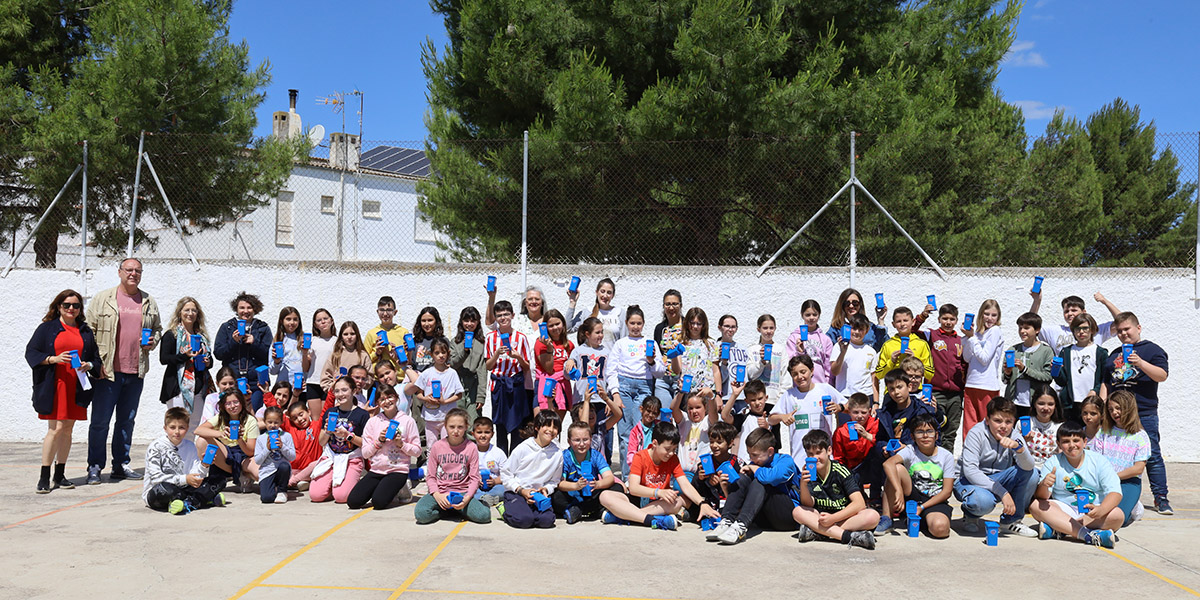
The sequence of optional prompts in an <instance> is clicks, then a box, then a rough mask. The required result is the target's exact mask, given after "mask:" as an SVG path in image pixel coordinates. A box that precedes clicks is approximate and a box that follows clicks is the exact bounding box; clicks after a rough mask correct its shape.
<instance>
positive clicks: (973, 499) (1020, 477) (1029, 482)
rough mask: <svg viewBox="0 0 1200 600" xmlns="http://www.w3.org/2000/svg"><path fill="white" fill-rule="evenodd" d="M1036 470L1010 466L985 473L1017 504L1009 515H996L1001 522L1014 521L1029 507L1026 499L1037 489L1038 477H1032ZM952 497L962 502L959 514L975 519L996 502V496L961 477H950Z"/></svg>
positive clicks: (1022, 516) (993, 506)
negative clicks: (952, 482) (965, 481)
mask: <svg viewBox="0 0 1200 600" xmlns="http://www.w3.org/2000/svg"><path fill="white" fill-rule="evenodd" d="M1036 473H1037V469H1032V470H1029V471H1025V470H1022V469H1020V468H1018V467H1017V466H1016V465H1014V466H1011V467H1009V468H1007V469H1005V470H1003V471H1000V472H998V473H992V474H991V475H988V478H990V479H991V480H992V481H995V482H997V483H999V484H1000V485H1002V486H1004V490H1005V491H1007V492H1008V494H1009V495H1010V496H1012V500H1013V503H1014V504H1016V505H1017V510H1016V512H1014V513H1013V514H1012V515H1004V516H1002V517H1000V522H1001V523H1002V524H1008V523H1016V522H1019V521H1020V520H1021V519H1022V518H1024V517H1025V511H1026V510H1028V509H1029V502H1030V501H1031V500H1032V499H1033V492H1034V490H1036V489H1037V482H1038V480H1037V477H1035V476H1034V475H1035V474H1036ZM954 497H955V498H958V500H959V502H962V509H963V514H965V515H966V516H967V517H975V518H978V517H982V516H983V515H986V514H988V513H990V512H992V509H993V508H996V504H998V503H999V502H1000V498H998V497H996V495H995V494H993V493H992V490H990V489H988V488H986V487H983V486H978V485H971V484H969V483H964V479H963V478H961V477H960V478H958V479H955V480H954Z"/></svg>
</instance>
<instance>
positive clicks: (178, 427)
mask: <svg viewBox="0 0 1200 600" xmlns="http://www.w3.org/2000/svg"><path fill="white" fill-rule="evenodd" d="M574 286H577V283H576V284H574V285H573V287H574ZM1038 288H1040V281H1039V286H1036V287H1035V291H1034V293H1033V298H1034V305H1033V307H1032V310H1031V311H1030V312H1027V313H1025V314H1023V315H1021V316H1020V317H1019V318H1018V319H1017V331H1018V334H1019V337H1020V340H1021V341H1020V342H1018V343H1017V344H1014V345H1013V346H1011V347H1009V348H1007V349H1006V348H1004V344H1003V340H1002V336H1001V334H1000V325H1001V315H1000V307H999V304H998V303H997V302H995V301H994V300H987V301H985V302H983V304H982V305H981V306H980V308H979V311H978V313H975V314H971V313H968V314H966V315H965V317H964V320H963V322H962V324H961V327H960V323H959V311H958V309H957V308H956V307H955V306H953V305H951V304H942V305H941V306H938V305H937V304H936V298H935V297H933V296H930V297H928V298H927V303H926V305H925V306H924V307H923V309H922V310H921V312H920V313H916V314H914V312H913V311H911V310H909V309H908V308H904V307H901V308H897V309H895V310H893V311H891V315H892V323H891V324H892V327H893V328H894V330H895V334H894V335H888V330H887V329H886V328H885V327H884V325H883V320H884V317H885V315H886V314H887V312H888V311H887V307H886V305H885V304H884V301H883V298H882V295H881V294H880V295H876V314H877V317H878V324H872V323H871V321H870V320H869V319H868V318H867V316H866V314H865V312H864V310H863V308H864V307H863V299H862V296H861V294H859V293H858V292H857V291H856V290H853V289H849V290H846V291H844V292H843V293H842V295H841V296H840V297H839V300H838V305H837V306H836V307H835V310H834V315H833V318H832V320H831V324H830V327H829V330H828V331H827V332H821V331H820V329H819V320H820V317H821V309H820V305H819V304H818V303H817V302H816V301H814V300H807V301H805V302H804V303H803V304H802V305H801V313H802V317H803V319H804V323H803V324H802V325H801V326H800V327H799V328H797V330H796V331H794V332H792V333H791V334H790V335H789V336H788V337H787V340H786V342H785V344H783V345H781V346H780V347H779V348H778V349H776V344H775V342H774V336H775V319H774V317H772V316H771V315H762V316H761V317H759V318H758V320H757V329H758V340H757V343H755V344H753V345H751V346H749V347H747V348H741V347H739V346H738V345H737V343H736V342H735V341H734V339H733V336H734V335H735V334H736V332H737V320H736V318H734V317H733V316H731V315H725V316H722V317H721V318H720V319H719V320H718V328H719V329H720V332H721V335H720V337H719V338H716V339H714V338H712V337H710V335H709V322H708V317H707V315H706V314H705V312H704V311H703V310H702V309H700V308H695V307H694V308H691V309H688V310H687V311H684V310H683V308H682V306H683V305H682V296H681V294H680V293H679V292H677V291H675V290H670V291H668V292H667V293H666V294H665V295H664V298H663V321H662V322H661V323H660V324H659V325H658V326H657V327H656V328H655V330H654V336H653V337H652V338H648V337H646V336H644V333H643V332H644V330H645V327H646V321H645V318H646V317H645V314H644V312H643V311H642V309H641V308H640V307H638V306H636V305H631V306H626V307H623V308H620V309H618V308H617V307H615V306H614V305H613V304H612V300H613V297H614V296H615V290H616V288H615V284H614V283H613V282H612V281H611V280H608V279H605V280H602V281H601V282H600V284H599V285H598V286H597V290H596V291H597V300H596V304H595V306H594V307H593V310H592V313H591V315H590V316H586V317H585V316H584V314H585V313H584V312H580V311H575V310H574V304H575V297H576V296H577V292H574V290H573V291H572V295H570V297H571V301H572V302H571V310H570V311H569V315H563V314H562V313H560V312H558V311H556V310H546V309H545V299H544V297H542V295H541V293H540V291H537V290H533V289H531V290H529V292H527V293H526V295H525V298H524V299H523V300H522V302H521V311H520V314H517V313H516V311H515V310H514V307H513V305H512V304H510V303H509V302H507V301H496V300H495V281H494V279H491V280H489V285H488V299H489V302H488V309H487V311H486V315H487V318H486V321H485V320H483V319H481V318H480V313H479V312H478V311H477V310H476V309H474V308H472V307H468V308H467V309H464V310H463V311H462V313H461V316H460V320H459V324H458V331H457V335H456V336H455V338H454V339H453V341H451V340H448V339H446V338H445V337H443V336H442V333H441V332H442V324H441V322H440V317H438V316H437V312H436V310H433V309H431V308H428V307H427V308H426V309H423V310H422V312H421V316H420V317H419V319H418V327H419V328H421V329H422V330H423V333H424V335H422V336H421V338H422V340H421V342H422V343H423V344H424V345H423V346H420V348H422V349H424V351H414V348H413V346H414V344H413V340H412V339H410V338H411V336H409V337H408V338H406V336H404V335H403V334H402V333H400V332H394V333H393V334H392V336H391V337H389V336H388V335H387V334H385V335H383V336H378V337H377V339H376V340H374V341H377V342H378V343H377V344H376V345H375V346H374V347H373V348H371V351H370V352H369V353H368V354H369V355H370V356H371V357H372V358H373V359H374V362H373V363H367V364H361V363H359V364H352V365H349V366H348V367H343V368H342V369H341V372H340V373H338V374H336V376H332V377H328V378H327V379H328V381H327V382H326V383H328V384H329V385H328V388H327V389H326V388H325V386H322V387H320V388H317V389H316V390H314V389H313V386H301V388H300V389H296V388H295V387H293V385H292V383H291V382H290V381H288V379H287V378H285V377H280V378H279V379H278V380H277V381H276V382H275V384H274V385H273V386H268V385H266V382H265V381H262V380H260V387H261V390H260V391H261V392H262V398H263V407H262V408H261V409H259V410H258V411H257V414H255V411H254V410H253V406H252V404H251V401H250V400H249V397H248V394H247V390H245V389H239V381H238V376H239V373H237V372H236V371H234V370H232V369H229V368H223V369H222V370H221V371H220V372H218V375H217V380H216V384H217V387H218V391H217V392H216V393H214V394H212V396H210V398H209V399H208V401H206V405H205V408H206V414H205V416H204V417H203V418H202V419H201V421H200V424H199V426H197V427H196V428H195V431H194V432H189V431H188V429H189V415H188V414H187V412H186V411H184V410H183V409H171V410H169V411H168V412H167V415H166V419H165V426H164V430H165V433H164V436H163V437H162V438H160V439H159V440H156V441H155V443H154V444H152V445H151V447H150V450H149V451H148V455H147V465H148V471H149V475H148V476H147V478H146V487H145V493H144V499H145V501H146V503H147V505H149V506H151V507H152V508H156V509H160V510H161V509H166V510H168V511H169V512H172V513H183V512H188V511H190V510H194V509H196V508H203V507H206V506H212V505H222V504H224V502H225V497H224V496H223V495H222V494H221V489H222V488H223V487H224V485H225V481H226V480H227V479H232V480H234V482H235V483H237V484H238V487H240V488H241V489H242V491H249V490H250V489H251V488H250V484H251V482H253V481H254V480H257V481H258V483H259V490H260V496H261V499H262V501H263V502H280V503H281V502H286V501H287V499H288V490H289V489H296V490H297V491H305V490H307V491H308V493H309V496H310V498H311V499H312V500H313V501H317V502H319V501H324V500H328V499H330V498H332V499H333V500H335V501H336V502H339V503H346V504H347V505H349V506H350V507H351V508H361V507H364V506H367V505H371V506H374V507H375V508H376V509H386V508H388V507H389V506H392V505H394V504H395V503H396V502H397V501H399V502H407V501H409V499H410V498H411V492H410V491H409V489H410V487H411V485H412V482H415V481H417V480H420V479H422V478H423V479H424V481H425V483H426V486H427V488H426V489H427V492H426V493H425V495H423V496H422V497H421V498H420V499H419V501H418V502H417V505H416V507H415V514H416V519H417V521H418V522H420V523H428V522H432V521H435V520H437V519H439V518H442V517H445V516H448V515H457V516H460V517H464V518H466V519H469V520H471V521H473V522H479V523H485V522H488V521H490V519H491V515H492V512H491V508H490V507H495V510H496V511H497V512H498V514H499V515H501V517H502V518H503V520H504V521H505V522H507V523H508V524H510V525H511V526H513V527H518V528H528V527H552V526H554V523H555V521H556V519H559V518H562V519H565V521H566V522H567V523H575V522H578V521H580V520H582V519H588V518H592V519H601V520H602V521H603V522H604V523H606V524H644V525H647V526H650V527H652V528H657V529H666V530H674V529H676V528H678V527H679V525H680V523H682V522H699V523H700V524H701V526H702V527H704V528H705V529H706V530H708V532H707V537H708V539H709V540H712V541H719V542H721V543H724V544H736V543H738V542H740V541H741V540H742V539H744V537H745V536H746V533H747V531H748V529H749V528H750V527H751V526H758V527H762V528H764V529H772V530H785V531H794V530H798V531H799V534H798V537H799V539H800V541H801V542H807V541H811V540H816V539H823V538H827V539H832V540H835V541H840V542H843V543H847V544H851V545H855V546H860V547H864V548H873V547H874V545H875V534H879V533H884V532H887V531H888V530H889V529H891V528H893V527H907V529H908V530H909V532H910V535H911V534H912V533H913V532H920V531H924V532H925V533H926V534H927V535H928V536H930V537H934V538H945V537H947V536H949V534H950V531H951V527H950V524H951V520H952V519H951V517H952V510H951V507H950V505H949V503H948V502H949V499H950V496H951V495H953V496H954V497H955V498H956V499H957V500H958V501H959V502H961V506H962V512H963V516H964V520H963V529H964V530H965V531H967V532H978V531H980V525H981V518H982V517H984V516H986V515H987V514H989V513H990V512H991V511H992V510H993V509H994V508H995V507H996V506H997V505H1000V506H1002V514H1001V516H1000V518H999V525H1000V526H1001V528H1002V530H1003V531H1005V532H1007V533H1012V534H1017V535H1022V536H1029V537H1033V536H1039V537H1042V538H1044V539H1048V538H1053V537H1071V538H1077V539H1080V540H1083V541H1086V542H1089V543H1093V544H1097V545H1104V546H1108V547H1111V546H1112V543H1113V542H1114V541H1115V540H1116V535H1115V534H1114V532H1115V531H1116V529H1118V528H1119V527H1122V526H1125V525H1128V524H1129V523H1130V522H1131V521H1132V520H1134V519H1136V518H1138V517H1139V516H1140V510H1141V503H1140V500H1139V498H1140V494H1141V480H1140V477H1141V474H1142V471H1143V470H1145V469H1146V468H1147V465H1148V463H1153V462H1154V461H1155V460H1157V473H1158V475H1159V477H1158V478H1157V479H1158V480H1156V473H1155V471H1153V470H1152V471H1151V473H1150V477H1151V487H1152V489H1153V491H1154V492H1155V496H1156V498H1155V507H1156V509H1157V510H1159V512H1160V513H1164V514H1169V513H1170V505H1169V503H1168V502H1167V499H1166V482H1165V471H1164V470H1162V469H1161V455H1160V454H1159V453H1158V443H1157V442H1158V433H1157V413H1156V409H1157V383H1159V382H1161V381H1163V380H1165V379H1166V375H1167V362H1166V361H1167V358H1166V353H1165V352H1163V351H1162V349H1161V348H1159V347H1157V346H1156V345H1154V344H1152V343H1150V342H1146V341H1144V340H1141V337H1140V336H1141V332H1140V325H1139V324H1138V321H1137V318H1136V316H1134V315H1133V314H1132V313H1122V312H1120V311H1118V310H1117V308H1116V307H1115V306H1113V305H1112V304H1111V303H1109V302H1108V301H1107V300H1106V299H1104V298H1103V296H1101V295H1099V294H1096V299H1097V300H1098V301H1100V302H1101V303H1103V304H1104V305H1105V306H1106V307H1107V308H1108V309H1109V311H1110V312H1111V313H1112V314H1113V317H1114V320H1113V322H1111V323H1105V324H1103V325H1098V324H1097V323H1096V321H1095V320H1094V319H1093V317H1091V316H1090V315H1088V314H1087V313H1086V312H1083V301H1082V300H1081V299H1079V298H1077V297H1074V296H1072V297H1068V298H1067V299H1065V300H1064V302H1063V309H1064V318H1065V319H1066V321H1067V325H1064V326H1061V327H1045V328H1044V327H1042V320H1041V318H1040V317H1039V316H1038V315H1037V314H1036V309H1037V308H1038V306H1039V304H1040V299H1041V295H1040V291H1039V289H1038ZM380 307H381V309H383V308H390V309H391V311H392V312H394V302H392V301H391V299H390V298H386V297H385V298H384V299H381V301H380ZM935 311H936V313H937V326H936V327H935V328H932V329H929V330H924V331H921V330H919V328H920V326H921V324H922V323H923V322H924V321H925V320H927V319H928V318H929V317H930V316H932V314H933V313H934V312H935ZM318 312H320V311H318ZM326 314H327V313H326ZM381 314H383V312H381ZM617 315H619V318H614V316H617ZM315 320H316V318H315V316H314V329H315V328H316V324H315ZM427 321H428V322H427ZM389 323H390V321H389ZM387 325H388V324H387V323H383V324H381V327H379V328H376V330H372V331H385V332H386V331H388V328H387ZM329 327H330V328H332V323H331V322H330V324H329ZM345 331H346V330H345V329H343V333H345ZM572 332H574V333H575V336H574V337H575V339H574V340H572V339H571V336H570V335H569V334H570V333H572ZM352 334H353V336H352V337H353V339H351V340H346V339H345V337H343V338H342V339H340V340H338V341H337V343H338V344H342V343H343V342H347V341H349V343H350V346H358V347H360V348H361V345H362V344H361V340H358V339H357V327H354V329H353V332H352ZM1113 335H1115V336H1116V337H1118V338H1120V340H1121V342H1122V344H1123V346H1122V348H1121V350H1120V351H1114V352H1113V353H1112V354H1111V355H1110V354H1109V353H1108V351H1106V350H1105V349H1104V348H1103V347H1101V346H1100V345H1099V344H1100V343H1103V342H1104V341H1106V340H1107V339H1108V338H1109V337H1112V336H1113ZM339 355H340V354H339ZM327 369H328V368H327ZM327 375H328V374H327ZM464 381H466V382H468V383H469V384H471V385H464ZM475 385H481V386H486V388H484V389H483V393H480V394H479V395H477V393H476V392H477V389H476V388H475V387H474V386H475ZM268 388H269V389H268ZM484 397H486V398H488V399H490V405H491V416H490V418H489V417H485V416H475V414H472V413H478V412H479V411H481V410H482V408H483V402H481V401H477V400H476V398H481V399H482V398H484ZM464 400H465V401H464ZM470 409H473V410H470ZM568 412H569V415H570V426H569V427H567V428H566V431H565V434H566V435H565V440H564V441H565V448H564V447H560V445H559V440H560V438H561V436H562V434H563V425H564V420H565V418H566V417H567V414H568ZM314 417H315V418H314ZM418 421H421V423H422V424H421V425H419V424H418ZM960 421H961V424H962V429H963V432H964V433H963V436H962V440H961V443H960V445H961V456H960V457H959V458H957V459H956V458H955V455H954V451H955V448H956V440H957V437H958V430H959V426H960ZM422 430H423V431H422ZM189 433H193V434H194V436H195V438H196V442H195V443H193V442H192V440H191V439H188V437H189ZM422 433H423V434H424V436H422ZM614 434H615V438H616V441H615V443H614V440H613V438H614ZM422 437H423V438H424V439H422ZM493 442H494V443H493ZM198 449H205V450H206V451H204V452H203V453H199V452H197V450H198ZM613 454H615V455H616V456H615V457H614V456H613ZM614 458H615V460H614ZM213 467H216V468H213ZM1027 511H1028V512H1029V513H1031V514H1032V515H1033V517H1034V518H1035V519H1036V520H1037V521H1038V522H1039V523H1038V525H1037V526H1036V527H1033V528H1031V527H1028V526H1026V525H1024V524H1023V523H1022V520H1023V518H1024V516H1025V514H1026V512H1027Z"/></svg>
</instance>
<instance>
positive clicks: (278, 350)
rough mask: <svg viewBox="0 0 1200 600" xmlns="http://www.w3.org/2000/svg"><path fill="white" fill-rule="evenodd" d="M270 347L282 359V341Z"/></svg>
mask: <svg viewBox="0 0 1200 600" xmlns="http://www.w3.org/2000/svg"><path fill="white" fill-rule="evenodd" d="M380 333H382V332H380ZM271 347H272V348H273V349H274V350H275V356H277V357H279V358H281V359H282V358H283V342H275V343H274V344H271Z"/></svg>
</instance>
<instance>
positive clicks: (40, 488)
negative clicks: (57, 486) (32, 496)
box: [37, 479, 50, 494]
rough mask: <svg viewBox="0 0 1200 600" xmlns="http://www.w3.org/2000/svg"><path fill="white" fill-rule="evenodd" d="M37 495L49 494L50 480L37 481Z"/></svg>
mask: <svg viewBox="0 0 1200 600" xmlns="http://www.w3.org/2000/svg"><path fill="white" fill-rule="evenodd" d="M37 493H39V494H49V493H50V480H49V479H40V480H38V485H37Z"/></svg>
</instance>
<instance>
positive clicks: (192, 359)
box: [158, 296, 214, 434]
mask: <svg viewBox="0 0 1200 600" xmlns="http://www.w3.org/2000/svg"><path fill="white" fill-rule="evenodd" d="M193 337H196V340H197V342H198V343H197V344H193V343H192V339H193ZM158 362H160V363H162V364H163V365H165V366H166V367H167V370H166V372H165V373H163V382H162V392H160V393H159V395H158V401H159V402H162V403H163V404H166V405H167V408H174V407H177V406H178V407H180V408H182V409H184V410H186V411H188V414H190V415H191V420H190V421H189V423H188V433H189V434H190V433H192V432H194V431H196V426H198V425H199V424H200V415H201V413H203V412H204V411H203V408H204V398H205V396H207V395H208V393H209V392H211V391H212V390H213V389H214V386H213V382H212V375H211V374H210V373H209V370H210V369H211V368H212V366H213V357H212V341H211V340H210V339H209V337H208V330H207V329H206V328H205V326H204V310H203V309H201V308H200V302H199V301H198V300H196V299H195V298H192V297H191V296H184V297H183V298H180V299H179V302H177V303H175V312H174V313H173V314H172V315H171V321H170V323H169V324H168V325H167V329H166V331H164V332H163V335H162V340H161V342H160V343H159V348H158Z"/></svg>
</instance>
